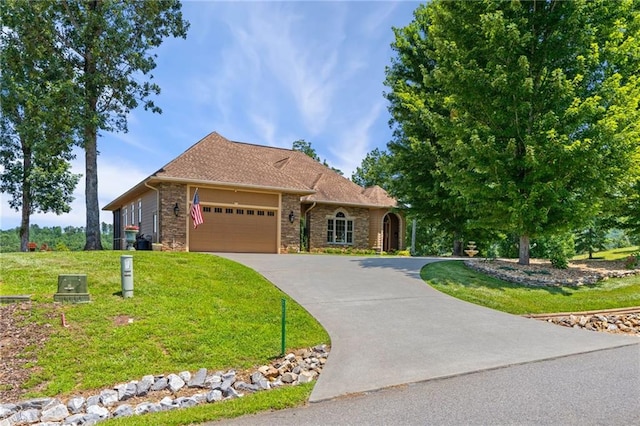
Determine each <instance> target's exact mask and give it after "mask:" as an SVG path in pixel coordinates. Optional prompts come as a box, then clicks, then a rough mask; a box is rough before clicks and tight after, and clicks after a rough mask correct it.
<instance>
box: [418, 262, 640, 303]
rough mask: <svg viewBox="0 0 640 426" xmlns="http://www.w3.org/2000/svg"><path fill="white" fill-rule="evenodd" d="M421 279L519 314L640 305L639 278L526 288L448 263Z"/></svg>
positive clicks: (445, 290) (435, 266)
mask: <svg viewBox="0 0 640 426" xmlns="http://www.w3.org/2000/svg"><path fill="white" fill-rule="evenodd" d="M421 276H422V279H424V280H425V281H426V282H427V284H429V285H431V286H432V287H434V288H435V289H437V290H439V291H441V292H443V293H446V294H448V295H450V296H453V297H456V298H458V299H462V300H466V301H467V302H471V303H475V304H477V305H482V306H486V307H488V308H492V309H496V310H499V311H504V312H509V313H512V314H519V315H522V314H539V313H552V312H578V311H588V310H598V309H612V308H625V307H630V306H640V276H637V275H636V276H632V277H627V278H620V279H610V280H606V281H602V282H600V283H598V284H595V285H589V286H580V287H525V286H521V285H518V284H513V283H509V282H506V281H502V280H499V279H496V278H492V277H488V276H486V275H484V274H481V273H479V272H475V271H473V270H471V269H469V268H467V267H466V266H464V264H463V262H462V261H445V262H436V263H431V264H428V265H426V266H425V267H424V268H423V269H422V272H421Z"/></svg>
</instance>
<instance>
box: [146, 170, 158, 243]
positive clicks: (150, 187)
mask: <svg viewBox="0 0 640 426" xmlns="http://www.w3.org/2000/svg"><path fill="white" fill-rule="evenodd" d="M144 186H146V187H147V188H149V189H153V190H154V191H156V215H157V221H158V223H157V224H156V225H157V226H158V229H157V230H156V232H155V234H160V191H159V190H158V188H155V187H153V186H151V185H149V184H148V183H147V182H145V183H144ZM153 237H154V239H155V240H156V241H153V242H155V243H159V242H160V238H159V235H154V236H153Z"/></svg>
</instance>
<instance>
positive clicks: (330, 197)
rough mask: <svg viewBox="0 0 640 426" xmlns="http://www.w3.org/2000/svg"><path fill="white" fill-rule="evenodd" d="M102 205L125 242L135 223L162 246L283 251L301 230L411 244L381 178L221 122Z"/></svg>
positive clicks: (309, 236) (341, 243) (323, 242)
mask: <svg viewBox="0 0 640 426" xmlns="http://www.w3.org/2000/svg"><path fill="white" fill-rule="evenodd" d="M196 190H197V191H198V198H199V202H200V207H201V211H202V218H203V223H202V224H200V225H199V226H198V227H194V226H193V219H192V217H191V215H190V209H191V204H192V202H193V198H194V193H195V192H196ZM103 210H108V211H112V212H113V225H114V226H113V227H114V245H113V246H114V248H116V249H123V248H125V246H126V243H125V241H124V238H123V237H124V228H125V227H126V226H129V225H136V226H138V227H139V232H140V234H142V235H143V236H145V237H146V238H147V239H148V240H151V242H152V243H159V244H161V245H162V249H163V250H176V251H197V252H253V253H280V252H287V251H297V250H299V249H300V247H301V238H304V239H305V240H306V241H307V249H309V250H312V249H316V248H327V247H352V248H358V249H375V250H378V251H381V250H382V251H393V250H400V249H403V248H404V231H405V222H404V218H403V216H402V214H401V213H399V212H398V211H397V210H396V200H394V199H393V198H391V197H390V196H389V195H388V194H387V193H386V192H385V191H384V190H383V189H382V188H380V187H379V186H374V187H372V188H362V187H361V186H359V185H356V184H355V183H353V182H351V181H350V180H349V179H346V178H345V177H343V176H341V175H340V174H339V173H336V172H335V171H333V170H331V169H330V168H329V167H326V166H325V165H323V164H321V163H319V162H317V161H315V160H314V159H312V158H311V157H309V156H307V155H306V154H304V153H302V152H299V151H293V150H290V149H283V148H275V147H269V146H261V145H254V144H249V143H242V142H232V141H230V140H228V139H226V138H224V137H223V136H221V135H219V134H218V133H216V132H214V133H211V134H209V135H208V136H206V137H205V138H203V139H202V140H200V141H199V142H198V143H196V144H195V145H193V146H192V147H191V148H189V149H187V150H186V151H185V152H184V153H182V154H181V155H180V156H178V157H177V158H175V159H174V160H172V161H171V162H170V163H168V164H167V165H166V166H164V167H162V168H161V169H160V170H158V171H157V172H155V173H153V174H152V175H151V176H149V177H147V178H146V179H144V180H143V181H142V182H140V183H138V184H137V185H135V186H134V187H133V188H131V189H130V190H128V191H127V192H125V193H124V194H122V195H121V196H119V197H118V198H116V199H115V200H113V201H112V202H110V203H109V204H107V205H106V206H105V207H104V208H103ZM301 218H302V219H304V220H302V221H301V220H300V219H301Z"/></svg>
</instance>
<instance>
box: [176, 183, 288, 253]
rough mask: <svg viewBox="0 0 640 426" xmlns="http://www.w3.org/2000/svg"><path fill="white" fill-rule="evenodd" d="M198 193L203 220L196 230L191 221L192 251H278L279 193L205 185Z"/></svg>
mask: <svg viewBox="0 0 640 426" xmlns="http://www.w3.org/2000/svg"><path fill="white" fill-rule="evenodd" d="M194 191H195V188H191V189H190V194H191V196H190V197H191V199H193V192H194ZM198 194H199V197H200V205H201V209H202V216H203V218H204V223H203V224H202V225H200V226H198V227H197V228H195V229H194V228H193V223H192V222H191V220H189V222H190V223H189V225H190V227H189V251H197V252H235V253H277V252H278V220H277V218H278V209H277V207H278V205H279V196H278V194H268V193H260V192H248V191H238V190H225V189H205V188H200V189H199V191H198ZM189 207H190V206H189Z"/></svg>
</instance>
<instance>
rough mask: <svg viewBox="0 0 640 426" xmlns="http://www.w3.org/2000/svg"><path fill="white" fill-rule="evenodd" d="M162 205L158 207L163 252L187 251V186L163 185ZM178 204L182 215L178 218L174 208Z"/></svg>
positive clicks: (159, 187) (159, 238)
mask: <svg viewBox="0 0 640 426" xmlns="http://www.w3.org/2000/svg"><path fill="white" fill-rule="evenodd" d="M158 189H159V191H160V205H159V206H158V213H159V214H158V229H159V230H160V235H159V236H158V240H159V242H160V244H162V250H169V251H185V250H186V245H187V225H186V223H187V215H188V214H189V211H188V210H187V186H186V185H184V184H182V185H181V184H175V183H162V184H160V185H159V186H158ZM176 203H178V206H180V213H179V214H178V216H177V217H176V215H175V214H174V213H173V206H175V204H176Z"/></svg>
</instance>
